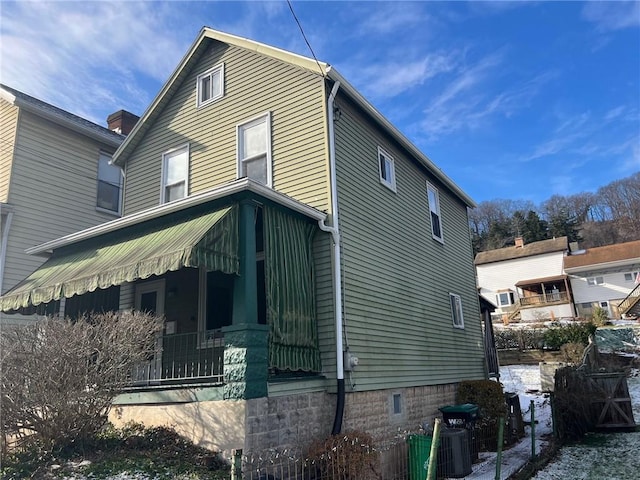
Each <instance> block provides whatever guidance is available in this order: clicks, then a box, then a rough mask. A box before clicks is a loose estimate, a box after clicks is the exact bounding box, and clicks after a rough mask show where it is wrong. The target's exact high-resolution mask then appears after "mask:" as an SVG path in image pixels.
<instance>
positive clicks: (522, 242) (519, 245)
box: [516, 237, 524, 248]
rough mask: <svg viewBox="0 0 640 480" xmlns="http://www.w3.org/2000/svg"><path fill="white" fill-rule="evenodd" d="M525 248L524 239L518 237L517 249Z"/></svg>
mask: <svg viewBox="0 0 640 480" xmlns="http://www.w3.org/2000/svg"><path fill="white" fill-rule="evenodd" d="M522 247H524V238H522V237H516V248H522Z"/></svg>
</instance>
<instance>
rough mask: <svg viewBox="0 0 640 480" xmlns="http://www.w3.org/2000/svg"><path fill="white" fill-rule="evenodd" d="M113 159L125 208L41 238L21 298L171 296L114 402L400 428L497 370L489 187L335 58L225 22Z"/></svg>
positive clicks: (222, 425)
mask: <svg viewBox="0 0 640 480" xmlns="http://www.w3.org/2000/svg"><path fill="white" fill-rule="evenodd" d="M113 162H114V163H115V164H116V165H119V166H121V167H122V168H123V169H124V172H125V183H124V193H123V195H124V196H123V198H124V200H123V216H122V218H119V219H116V220H114V221H111V222H108V223H105V224H102V225H99V226H97V227H93V228H90V229H87V230H83V231H80V232H77V233H74V234H71V235H67V236H66V237H62V238H59V239H57V240H54V241H51V242H47V243H44V244H42V245H39V246H37V247H35V248H33V249H31V250H30V252H31V253H39V254H46V253H49V254H50V255H51V256H50V258H49V260H48V261H47V262H46V263H45V264H44V265H43V266H42V267H41V268H40V269H39V270H37V271H36V272H35V273H34V274H33V275H32V276H31V277H29V278H27V279H26V280H25V282H23V283H22V284H20V285H18V286H17V287H16V288H14V289H13V290H12V291H10V292H8V293H7V294H5V295H4V296H3V297H2V298H1V299H0V306H1V307H2V309H3V310H5V311H7V310H12V311H13V310H19V309H20V308H24V307H28V306H29V305H32V304H35V303H45V304H46V303H48V302H52V301H60V305H61V308H63V309H64V308H65V306H67V305H70V306H71V307H70V308H71V310H70V311H69V310H67V311H65V313H66V314H73V313H76V312H79V311H80V310H81V309H83V308H84V309H87V308H89V307H88V306H92V305H97V304H99V305H101V308H104V309H106V308H108V309H129V308H138V309H145V310H151V311H154V312H156V313H158V314H162V315H163V316H164V318H165V329H164V332H163V333H164V334H163V336H162V338H160V339H159V341H158V353H157V355H156V358H154V359H153V360H151V361H150V362H149V363H148V364H145V365H142V366H141V367H140V368H139V369H138V370H137V371H136V372H133V374H132V385H131V388H130V389H129V390H128V391H127V392H126V393H124V394H122V395H121V396H119V397H118V398H117V399H116V400H115V404H114V407H115V408H114V409H113V411H112V413H111V417H112V420H114V421H116V422H125V421H127V420H132V419H133V420H139V421H140V420H142V421H144V422H147V423H151V424H168V425H172V426H174V427H175V428H177V429H178V430H179V431H181V432H182V433H184V434H186V435H188V436H190V437H191V438H193V439H194V440H195V441H197V442H198V443H200V444H202V445H203V446H206V447H210V448H215V449H220V450H223V451H230V450H232V449H243V450H244V451H245V452H258V451H263V450H265V449H268V448H276V447H287V446H295V445H304V444H307V443H309V442H310V441H311V440H313V439H316V438H319V437H322V436H327V435H329V434H331V433H332V432H333V433H337V432H339V431H345V430H349V429H356V428H357V429H359V430H365V431H367V432H369V433H370V434H372V435H373V436H374V438H376V439H379V440H383V439H386V438H389V437H392V436H393V435H394V434H395V433H396V432H397V431H398V430H411V429H413V428H416V427H417V426H418V425H420V424H421V423H422V422H423V421H425V420H428V421H432V419H433V417H435V416H437V415H438V410H437V409H438V407H440V406H443V405H446V404H451V403H452V402H453V401H454V395H455V390H456V385H457V383H458V382H459V381H461V380H467V379H480V378H485V376H486V371H485V362H484V353H483V339H482V330H481V320H480V308H479V303H478V295H477V290H476V282H475V274H474V267H473V255H472V249H471V241H470V235H469V228H468V219H467V209H468V208H469V207H473V206H474V203H473V201H472V199H471V198H469V197H468V196H467V195H466V194H465V193H464V192H463V191H462V190H461V189H460V188H459V187H458V186H457V185H456V184H455V183H454V182H453V181H452V180H451V179H450V178H448V177H447V176H446V175H445V174H444V173H443V172H442V170H440V169H439V168H438V167H437V166H436V165H434V164H433V163H432V162H431V161H430V160H429V158H428V157H427V156H425V155H424V154H423V153H422V152H420V151H419V150H418V149H417V148H416V147H415V146H414V145H413V144H412V143H411V142H410V141H409V140H408V139H407V138H406V137H405V136H404V135H403V134H402V133H401V132H399V131H398V130H397V129H396V128H395V127H394V126H393V125H391V123H390V122H389V121H388V120H386V119H385V118H384V117H383V116H382V115H381V114H380V113H379V112H378V111H377V110H376V109H375V108H374V107H373V106H372V105H371V104H370V103H369V102H368V101H367V100H366V99H365V98H364V97H363V96H362V95H361V94H360V93H358V92H357V91H356V90H355V89H354V88H353V87H352V86H351V85H350V84H349V83H348V82H347V81H346V80H345V79H344V78H343V77H342V76H341V75H340V74H339V73H338V72H337V71H336V70H335V69H334V68H333V67H331V66H330V65H329V64H326V63H322V62H316V61H315V60H313V59H309V58H306V57H302V56H299V55H296V54H293V53H290V52H286V51H283V50H280V49H277V48H273V47H270V46H267V45H263V44H260V43H257V42H254V41H251V40H248V39H244V38H240V37H237V36H233V35H229V34H225V33H222V32H218V31H215V30H211V29H209V28H204V29H203V30H202V31H201V32H200V33H199V35H198V37H197V38H196V40H195V42H194V43H193V45H192V46H191V48H190V49H189V51H188V52H187V53H186V54H185V56H184V58H183V59H182V61H181V62H180V64H179V65H178V66H177V67H176V69H175V71H174V72H173V74H172V75H171V76H170V78H169V79H168V80H167V82H166V83H165V85H164V86H163V87H162V89H161V91H160V92H159V93H158V95H157V96H156V98H155V100H154V101H153V103H152V104H151V105H150V106H149V108H148V109H147V111H146V112H145V113H144V114H143V116H142V117H141V119H140V121H139V122H138V123H137V125H136V127H135V128H134V129H133V131H132V132H131V134H130V135H129V136H128V137H127V138H126V140H125V141H124V142H123V143H122V145H121V146H120V147H119V148H118V150H117V151H116V152H115V154H114V155H113Z"/></svg>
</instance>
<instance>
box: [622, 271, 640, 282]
mask: <svg viewBox="0 0 640 480" xmlns="http://www.w3.org/2000/svg"><path fill="white" fill-rule="evenodd" d="M624 281H625V282H635V283H640V273H638V272H629V273H625V274H624Z"/></svg>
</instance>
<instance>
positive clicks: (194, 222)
mask: <svg viewBox="0 0 640 480" xmlns="http://www.w3.org/2000/svg"><path fill="white" fill-rule="evenodd" d="M237 230H238V229H237V207H235V206H232V207H226V208H222V209H219V210H215V211H208V212H205V213H201V214H199V215H196V216H194V217H191V218H187V219H179V220H173V221H172V222H170V223H159V224H156V225H155V226H154V228H153V229H151V230H146V231H144V232H142V231H137V232H131V231H123V232H120V234H119V235H113V236H111V237H109V238H105V239H104V242H101V243H100V244H97V245H96V244H88V245H86V246H85V247H84V248H83V247H82V245H79V246H78V248H76V249H74V250H71V251H69V250H67V251H64V252H56V253H54V255H53V256H52V257H51V258H50V259H49V260H47V261H46V262H45V263H44V264H43V265H42V266H41V267H40V268H39V269H38V270H36V271H35V272H34V273H32V274H31V275H30V276H29V277H27V278H26V279H25V280H24V281H23V282H22V283H21V284H20V285H18V286H17V287H16V288H15V289H14V290H12V291H11V292H9V293H8V294H7V295H5V296H3V297H1V298H0V309H1V310H3V311H9V310H15V309H17V308H20V307H26V306H29V305H31V304H32V305H38V304H40V303H47V302H49V301H51V300H59V299H60V298H63V297H72V296H73V295H80V294H82V293H86V292H92V291H94V290H96V289H97V288H108V287H110V286H113V285H121V284H122V283H125V282H132V281H134V280H137V279H144V278H148V277H150V276H151V275H161V274H163V273H165V272H167V271H173V270H177V269H179V268H183V267H205V268H207V270H219V271H222V272H224V273H236V274H237V273H238V254H237V250H238V236H237Z"/></svg>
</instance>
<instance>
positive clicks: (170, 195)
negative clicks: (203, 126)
mask: <svg viewBox="0 0 640 480" xmlns="http://www.w3.org/2000/svg"><path fill="white" fill-rule="evenodd" d="M188 187H189V145H184V146H182V147H179V148H176V149H174V150H170V151H168V152H166V153H164V154H163V155H162V188H161V192H160V195H161V196H160V203H167V202H173V201H174V200H179V199H181V198H184V197H186V196H187V195H189V188H188Z"/></svg>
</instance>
